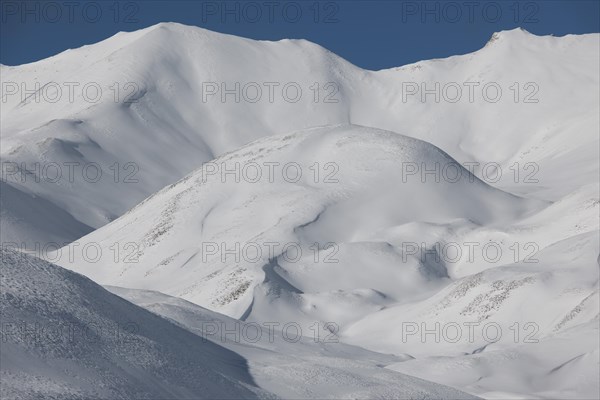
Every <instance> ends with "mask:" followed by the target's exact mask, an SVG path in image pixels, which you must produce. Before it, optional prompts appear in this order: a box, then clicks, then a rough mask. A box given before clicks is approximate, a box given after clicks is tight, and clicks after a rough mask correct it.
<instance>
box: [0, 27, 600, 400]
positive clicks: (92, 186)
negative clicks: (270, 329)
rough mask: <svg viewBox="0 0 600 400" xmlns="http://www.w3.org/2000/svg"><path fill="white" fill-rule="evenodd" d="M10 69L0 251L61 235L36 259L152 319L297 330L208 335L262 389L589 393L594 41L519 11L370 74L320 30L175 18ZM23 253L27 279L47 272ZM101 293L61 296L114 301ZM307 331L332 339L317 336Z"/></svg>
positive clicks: (36, 314)
mask: <svg viewBox="0 0 600 400" xmlns="http://www.w3.org/2000/svg"><path fill="white" fill-rule="evenodd" d="M0 68H2V69H1V72H2V78H1V79H2V90H3V92H2V101H3V104H2V122H1V124H2V136H1V143H2V150H1V153H0V155H1V156H2V171H3V173H2V181H1V182H0V185H1V186H0V187H1V193H0V200H1V201H2V204H1V215H2V219H1V228H2V232H1V235H2V238H1V239H2V243H3V247H5V246H6V245H7V244H9V245H11V246H13V245H16V246H17V247H19V248H26V249H27V250H31V249H34V248H35V245H36V244H38V245H41V247H44V245H46V247H45V249H48V250H56V249H57V248H58V247H60V246H61V245H62V244H63V243H68V244H67V245H66V246H65V247H62V248H60V249H58V250H56V251H43V252H42V256H44V257H45V258H46V260H47V261H51V262H53V263H55V264H58V265H60V266H61V267H64V268H66V269H69V270H73V271H75V272H78V273H80V274H83V275H85V276H87V277H88V278H91V279H93V280H94V281H95V282H96V283H98V284H102V285H108V286H107V288H108V289H109V290H110V291H112V292H113V293H115V294H117V295H118V296H121V297H123V298H125V299H128V300H129V301H131V302H132V303H134V304H137V305H138V306H139V307H135V311H134V310H133V308H132V309H129V308H126V307H125V306H123V307H125V308H126V310H125V311H123V310H122V309H121V308H120V307H121V303H118V304H119V307H116V306H115V307H113V309H111V310H112V311H111V313H114V314H115V315H120V313H122V312H124V313H126V314H127V315H130V314H135V315H136V316H137V315H138V313H140V315H143V316H145V317H144V318H150V317H148V314H147V313H146V314H143V313H145V311H144V310H141V308H145V309H147V310H148V311H150V312H152V313H154V314H158V315H160V316H162V317H163V318H165V319H166V320H168V321H165V320H163V319H160V322H156V324H157V325H158V326H159V329H158V331H159V332H163V331H167V330H174V329H175V328H177V329H179V330H178V331H177V333H173V335H183V336H185V335H184V333H181V332H180V331H183V332H185V334H196V335H201V336H205V335H206V331H205V330H203V329H202V328H201V326H202V323H203V322H206V321H209V322H214V323H218V324H224V325H221V327H223V326H229V327H230V326H231V325H235V324H239V325H238V326H242V327H245V328H250V327H256V326H263V327H264V324H265V323H266V324H270V323H277V324H279V325H278V326H282V325H285V324H286V323H292V324H294V326H295V327H297V328H298V329H299V330H301V331H302V332H303V335H304V337H302V338H301V340H299V341H298V342H297V343H289V342H287V341H285V340H283V341H281V340H280V341H279V342H277V341H276V343H271V342H268V343H267V342H264V341H260V340H259V341H258V342H251V341H248V340H247V339H245V340H241V341H240V340H227V338H216V337H214V338H213V337H211V338H210V341H211V342H212V344H213V345H214V346H215V347H209V348H210V349H214V354H215V357H220V356H218V354H221V353H220V352H221V351H223V352H224V353H223V354H225V356H224V359H225V361H223V362H224V366H223V368H222V369H219V368H220V367H219V368H216V370H215V373H218V374H221V375H222V376H225V377H226V378H227V379H229V378H231V379H233V381H235V382H236V383H237V384H239V385H240V390H248V391H249V392H244V393H242V392H240V393H234V394H233V395H234V396H238V395H240V396H246V395H258V396H266V395H270V394H273V395H276V396H281V397H294V398H304V397H311V398H323V397H328V396H330V397H337V398H339V397H350V398H356V397H359V398H363V397H365V398H372V397H383V398H390V397H398V396H401V397H402V396H404V397H426V398H427V397H434V398H435V397H452V398H454V397H456V396H462V394H460V393H458V392H456V393H454V392H452V393H451V392H450V391H449V390H450V389H448V388H446V387H441V386H437V385H434V384H431V383H429V382H425V381H422V380H420V379H419V380H416V378H415V380H413V379H412V378H408V377H406V376H404V375H401V374H399V373H398V371H399V372H401V373H405V374H409V375H413V376H415V377H418V378H421V379H425V380H427V381H431V382H437V383H441V384H443V385H449V386H452V387H454V388H457V389H459V390H462V391H465V392H468V393H471V394H474V395H477V396H482V397H485V398H507V397H514V398H532V397H534V398H597V396H598V389H599V388H600V382H599V378H598V376H599V375H600V374H599V372H600V371H599V362H598V354H599V353H598V349H599V348H600V344H599V343H598V340H597V338H598V331H599V329H598V324H599V320H598V317H599V308H600V307H599V304H598V293H599V268H600V261H599V260H600V255H599V254H600V244H599V239H600V238H599V229H600V221H599V218H598V216H599V213H600V193H599V190H600V185H599V180H600V148H599V145H600V141H599V132H600V114H599V113H598V110H599V109H600V90H598V89H599V87H600V76H599V74H598V71H599V70H600V35H598V34H590V35H580V36H575V35H569V36H565V37H551V36H546V37H538V36H535V35H532V34H529V33H527V32H525V31H523V30H513V31H505V32H500V33H497V34H494V35H493V37H492V38H491V39H490V41H489V43H488V44H487V45H486V46H485V47H484V48H483V49H481V50H479V51H477V52H475V53H472V54H467V55H462V56H455V57H450V58H448V59H443V60H430V61H423V62H419V63H416V64H412V65H408V66H404V67H400V68H395V69H389V70H382V71H366V70H362V69H360V68H357V67H355V66H353V65H352V64H350V63H348V62H347V61H345V60H343V59H341V58H339V57H337V56H336V55H335V54H332V53H331V52H328V51H327V50H325V49H323V48H321V47H319V46H317V45H315V44H312V43H310V42H306V41H302V40H299V41H298V40H283V41H279V42H267V41H253V40H248V39H243V38H238V37H234V36H229V35H223V34H218V33H214V32H209V31H206V30H203V29H200V28H196V27H188V26H183V25H179V24H171V23H166V24H159V25H156V26H153V27H150V28H147V29H143V30H140V31H137V32H131V33H120V34H118V35H115V36H114V37H112V38H109V39H107V40H105V41H103V42H100V43H98V44H94V45H90V46H85V47H83V48H81V49H76V50H69V51H66V52H64V53H61V54H58V55H56V56H54V57H51V58H49V59H46V60H42V61H39V62H36V63H32V64H27V65H22V66H18V67H7V66H1V67H0ZM36 82H39V84H40V87H39V90H37V91H31V90H30V89H31V88H35V85H36ZM52 82H55V83H56V84H54V83H52ZM65 83H66V84H67V85H66V84H65ZM72 83H76V84H78V86H77V85H75V89H74V92H73V98H72V99H70V98H69V91H68V88H69V86H68V85H72ZM22 84H25V86H22ZM236 84H237V86H236ZM85 85H87V86H86V87H89V91H82V90H81V89H82V87H83V86H85ZM23 87H25V88H26V89H27V90H28V92H27V93H25V97H22V94H23V89H22V88H23ZM59 87H60V88H61V89H58V88H59ZM284 88H285V89H284ZM57 90H62V95H61V96H59V98H58V100H56V101H49V100H52V99H54V98H55V97H53V96H56V95H57V93H59V92H57ZM96 90H101V93H102V95H101V96H99V98H98V101H92V100H95V99H93V98H91V97H93V96H94V95H93V93H96V92H95V91H96ZM117 90H118V96H119V98H118V99H116V100H115V95H116V94H117ZM257 90H260V91H261V96H260V98H257V97H256V96H257V93H258V92H257ZM298 90H301V91H302V96H300V97H299V98H297V99H296V98H294V96H295V94H296V93H299V92H298ZM500 92H501V95H500ZM236 97H239V98H236ZM38 100H39V101H38ZM296 100H297V101H296ZM36 166H39V167H38V169H36ZM56 168H58V169H59V170H60V171H61V172H62V177H61V179H53V178H54V177H55V176H56V175H55V172H54V170H55V169H56ZM98 171H101V176H98ZM40 175H41V176H40ZM71 177H72V179H70V178H71ZM96 178H97V179H96ZM52 242H56V244H54V245H51V246H48V245H49V244H52ZM8 247H10V246H8ZM7 254H8V259H9V262H8V264H7V265H8V267H10V266H12V265H15V264H18V263H17V262H16V261H14V260H16V258H15V257H17V256H16V255H15V254H14V253H11V252H9V253H7ZM27 260H29V261H27V263H26V264H27V265H38V264H39V263H40V261H32V260H34V259H32V258H27ZM39 265H43V266H44V271H45V270H47V269H48V270H49V271H50V270H51V271H59V272H56V273H58V274H59V275H60V276H62V277H68V279H67V278H65V279H67V280H69V282H71V280H72V279H75V278H72V277H76V278H77V279H79V281H81V280H82V279H83V278H81V277H79V275H76V274H75V275H73V274H70V273H67V272H65V271H63V270H62V269H60V268H59V267H55V266H49V264H43V263H42V264H39ZM5 268H7V267H5V266H4V265H3V273H4V269H5ZM8 270H10V271H15V269H14V268H13V269H10V268H8ZM11 273H12V274H13V276H14V279H13V280H14V281H15V282H19V283H18V285H17V287H18V288H23V289H22V290H24V291H25V293H28V292H27V290H28V288H30V287H31V286H30V284H29V283H28V282H23V281H28V280H31V281H34V282H37V281H38V280H37V278H36V276H37V275H36V274H37V273H36V272H34V271H31V272H27V273H23V274H20V275H19V274H17V273H16V272H11ZM30 275H31V276H30ZM9 276H11V275H9ZM79 281H77V282H79ZM84 282H87V284H88V285H91V283H90V282H89V281H87V280H86V281H84ZM3 285H4V281H3ZM59 286H60V285H58V284H55V285H54V286H53V287H52V289H51V293H52V296H58V297H60V296H63V294H61V293H60V292H61V289H59ZM25 289H27V290H25ZM11 290H12V289H11ZM19 290H21V289H19ZM49 290H50V289H49ZM54 292H58V293H54ZM11 293H12V292H11ZM44 293H45V292H44ZM69 293H70V294H71V293H72V292H69ZM70 294H69V295H70ZM11 295H12V296H16V295H14V294H11ZM86 295H87V294H86ZM27 296H29V297H31V298H32V299H38V298H41V294H39V293H38V294H35V293H33V294H31V295H29V294H27ZM44 296H50V295H46V294H44ZM64 296H66V295H64ZM90 296H91V297H92V299H91V300H90V299H87V298H85V299H83V300H82V297H81V296H79V297H77V298H68V299H67V298H66V297H65V298H62V297H61V299H62V300H61V301H60V302H59V303H60V304H61V307H67V306H66V305H65V304H67V303H68V304H70V303H73V304H72V305H70V307H75V308H76V310H75V311H66V313H67V314H69V313H71V312H72V313H75V312H77V313H79V312H80V310H79V308H78V307H80V306H81V304H84V305H85V307H83V306H81V307H83V308H85V309H86V310H88V309H89V307H90V306H89V304H88V302H90V301H92V302H93V301H94V299H96V298H98V299H101V301H102V302H104V303H106V302H108V301H109V300H106V299H105V297H106V296H109V294H108V293H106V292H105V291H101V289H100V288H98V287H96V286H94V289H93V291H92V293H91V294H90ZM51 298H52V299H53V298H54V297H51ZM9 299H10V298H8V297H6V298H3V300H2V301H3V304H2V305H3V307H8V306H10V307H8V308H7V309H8V310H11V311H10V312H11V313H13V314H14V315H15V316H16V317H18V316H19V315H20V314H19V313H22V312H24V311H23V308H22V307H21V305H22V304H23V303H22V302H21V303H18V304H17V305H16V306H15V305H14V304H13V303H9V302H8V301H9ZM110 299H112V300H111V301H117V300H118V299H117V298H115V297H114V296H113V297H110ZM115 299H117V300H115ZM27 301H30V302H34V300H27ZM40 301H41V300H40ZM52 301H54V300H52ZM57 301H58V300H57ZM104 303H102V304H104ZM111 304H113V303H111ZM126 304H127V307H134V306H133V305H131V304H129V303H126ZM11 307H12V308H11ZM86 307H87V308H86ZM140 307H141V308H140ZM117 308H118V309H117ZM25 310H26V311H27V312H28V313H30V314H27V315H28V316H29V317H28V318H32V319H35V318H42V319H43V318H46V314H44V313H43V312H42V311H41V306H40V307H38V308H36V309H35V310H30V309H29V308H25ZM92 311H94V312H99V311H98V309H93V310H92ZM81 312H83V311H81ZM86 312H88V311H86ZM88 314H89V312H88ZM88 314H86V315H88ZM11 315H12V314H11ZM40 315H41V316H40ZM61 315H62V314H61ZM111 315H112V314H111ZM16 317H15V318H16ZM3 318H4V316H3ZM90 318H92V317H90ZM93 318H96V317H93ZM93 318H92V319H93ZM136 318H138V317H136ZM139 318H142V317H139ZM140 321H142V320H141V319H140ZM152 321H154V320H152ZM142 322H143V323H144V324H145V323H147V324H149V325H152V324H154V322H151V321H150V320H148V321H146V320H144V321H142ZM142 322H140V324H142ZM160 324H167V325H168V327H164V328H162V325H160ZM149 325H148V326H149ZM175 325H177V326H176V327H175ZM140 326H141V325H140ZM199 326H200V328H199ZM315 327H317V329H320V330H324V334H325V335H326V336H327V337H328V338H333V339H335V342H336V343H335V344H331V343H314V342H312V343H311V340H310V339H309V338H308V337H307V336H308V334H307V333H308V332H313V331H314V329H315ZM261 329H262V328H261ZM457 329H458V332H457ZM169 332H171V331H169ZM173 332H175V331H173ZM275 334H276V335H278V337H282V335H284V333H283V332H282V331H280V330H276V333H275ZM157 335H158V334H157ZM457 335H458V336H457ZM163 339H164V340H167V339H166V337H164V336H160V337H158V336H157V337H153V338H151V340H153V341H155V342H156V343H158V344H157V345H156V346H162V342H161V340H163ZM177 340H178V339H177ZM181 340H184V341H185V340H190V341H191V342H193V345H194V346H195V341H194V339H193V338H192V339H189V337H188V336H185V338H184V339H181ZM338 342H339V343H338ZM103 343H104V342H103ZM144 343H145V344H146V342H144ZM185 343H187V342H185ZM109 344H110V343H109ZM150 346H151V347H152V346H153V344H152V343H150ZM165 346H167V344H165ZM169 346H170V344H169ZM190 346H192V344H190ZM168 349H169V352H170V353H168V355H165V357H167V358H169V357H171V354H173V355H172V357H173V358H172V359H177V357H178V354H177V351H179V350H180V348H179V347H177V346H175V347H173V348H171V347H168ZM84 350H85V351H86V352H88V353H86V354H91V353H94V352H102V351H108V350H105V349H104V348H86V349H84ZM19 351H24V350H23V349H21V350H19ZM36 351H38V350H36ZM40 351H41V350H40ZM82 351H83V350H82ZM144 351H146V350H144ZM148 351H150V350H148ZM193 351H197V352H198V354H200V353H201V352H203V351H205V349H204V348H203V347H201V346H200V347H194V350H193ZM193 351H191V353H193ZM171 352H172V353H171ZM19 354H21V353H19ZM194 354H196V353H193V354H192V357H194ZM59 356H60V357H62V355H60V354H59ZM187 356H189V354H188V355H187ZM3 357H4V346H3ZM60 357H59V358H60ZM115 357H116V356H115ZM119 357H121V356H120V355H119ZM228 357H234V358H233V359H234V360H238V359H237V358H235V357H241V358H242V359H244V360H246V361H247V363H248V367H243V368H241V370H240V368H238V367H240V365H241V364H240V363H238V362H237V361H231V362H229V361H227V360H230V359H229V358H228ZM21 358H22V356H21V355H19V359H21ZM48 358H49V359H53V357H48ZM84 359H85V358H84ZM112 360H116V361H115V363H116V364H119V363H120V362H121V361H120V360H121V359H120V358H119V359H118V360H117V359H114V358H113V359H112ZM169 360H171V358H169ZM185 360H188V359H187V358H185ZM159 361H160V360H159ZM38 362H39V361H35V363H38ZM140 362H141V361H139V359H135V360H134V361H132V363H133V364H135V365H139V364H140ZM160 362H163V361H160ZM165 362H167V361H165ZM186 362H187V361H186ZM190 363H192V361H190ZM154 364H155V363H154ZM10 365H11V368H13V367H12V364H10ZM35 365H37V364H35ZM119 365H120V364H119ZM219 365H220V364H219ZM232 365H234V367H235V368H233V367H232V368H229V367H231V366H232ZM196 367H197V368H202V364H198V365H196V364H194V368H196ZM14 368H16V369H17V370H18V368H20V367H19V366H15V367H14ZM36 368H37V367H36ZM90 368H91V367H90ZM3 369H4V367H3ZM19 371H21V370H19ZM240 371H241V372H240ZM278 371H279V372H278ZM92 372H93V371H91V372H90V374H92ZM162 372H163V370H160V371H159V372H156V374H159V373H162ZM19 373H21V372H19ZM152 373H153V374H154V373H155V372H152ZM240 374H241V375H240ZM32 376H35V374H33V375H32ZM157 376H158V375H157ZM186 376H187V375H186ZM249 377H250V378H251V379H250V378H249ZM142 378H143V377H142ZM142 378H140V379H141V380H140V382H141V383H140V386H136V389H135V390H136V391H142V390H144V389H142V387H146V386H144V385H145V384H144V383H143V379H142ZM167 378H168V379H167ZM167 378H165V379H166V380H167V381H168V382H169V383H168V384H169V385H174V386H169V388H166V389H165V390H166V391H168V390H171V389H170V388H171V387H173V388H177V390H182V391H186V392H185V393H188V392H187V391H188V390H191V391H193V390H195V388H196V386H189V384H190V383H189V382H188V381H185V380H176V381H170V380H169V379H171V377H170V375H169V377H167ZM11 379H12V378H11ZM18 379H20V378H15V380H13V381H11V382H18ZM28 379H29V378H28ZM57 379H59V381H60V382H66V381H65V379H67V378H66V377H65V376H60V377H58V378H57ZM68 379H71V378H68ZM95 379H96V378H94V380H93V381H94V382H96V380H95ZM160 379H163V378H162V377H161V376H159V380H160ZM182 379H183V378H182ZM396 381H398V382H399V383H395V382H396ZM86 382H89V381H86ZM109 386H110V385H109ZM10 387H11V389H10V390H16V389H15V387H16V383H15V384H14V385H13V386H10ZM32 387H33V386H32ZM111 387H112V386H111ZM117 387H118V386H117ZM236 387H237V386H236ZM259 388H260V389H259ZM81 390H83V392H82V393H87V392H86V390H87V389H81ZM107 390H108V389H107ZM118 390H121V389H118ZM132 390H134V389H132ZM232 390H233V389H232ZM235 390H237V389H235ZM261 390H264V392H261ZM58 391H59V389H57V392H58ZM23 393H26V392H23ZM27 393H29V392H27ZM140 393H141V392H140ZM182 393H184V392H182ZM397 393H400V395H396V394H397Z"/></svg>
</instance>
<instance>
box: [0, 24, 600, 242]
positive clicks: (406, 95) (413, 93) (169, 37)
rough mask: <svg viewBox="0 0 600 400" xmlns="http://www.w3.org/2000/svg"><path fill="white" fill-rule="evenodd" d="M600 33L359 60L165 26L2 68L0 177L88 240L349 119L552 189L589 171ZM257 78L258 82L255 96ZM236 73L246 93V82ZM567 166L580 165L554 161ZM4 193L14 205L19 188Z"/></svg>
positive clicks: (36, 225)
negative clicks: (224, 170) (266, 142)
mask: <svg viewBox="0 0 600 400" xmlns="http://www.w3.org/2000/svg"><path fill="white" fill-rule="evenodd" d="M599 40H600V37H599V35H581V36H566V37H562V38H556V37H550V36H547V37H538V36H535V35H532V34H529V33H527V32H525V31H522V30H513V31H506V32H500V33H498V34H495V36H494V40H493V41H491V42H490V43H489V44H488V45H487V46H486V47H485V48H483V49H481V50H479V51H477V52H475V53H472V54H468V55H464V56H456V57H450V58H448V59H444V60H432V61H423V62H419V63H416V64H412V65H407V66H404V67H400V68H395V69H390V70H383V71H366V70H362V69H360V68H357V67H355V66H353V65H352V64H350V63H348V62H347V61H345V60H343V59H341V58H340V57H338V56H336V55H335V54H333V53H331V52H329V51H327V50H326V49H323V48H322V47H320V46H318V45H315V44H313V43H310V42H307V41H304V40H282V41H278V42H268V41H254V40H249V39H243V38H239V37H235V36H230V35H224V34H219V33H215V32H210V31H207V30H204V29H201V28H198V27H190V26H184V25H180V24H174V23H163V24H159V25H156V26H153V27H149V28H146V29H143V30H140V31H136V32H131V33H120V34H118V35H115V36H114V37H111V38H109V39H107V40H105V41H103V42H100V43H98V44H95V45H90V46H85V47H83V48H81V49H75V50H69V51H66V52H63V53H61V54H58V55H56V56H54V57H51V58H48V59H46V60H42V61H39V62H35V63H32V64H27V65H22V66H17V67H7V66H2V78H1V80H2V82H1V83H2V88H3V93H2V95H3V98H2V102H3V104H2V123H1V124H2V136H1V140H2V152H1V155H2V159H3V160H4V161H5V163H4V169H3V177H2V178H3V180H5V181H7V182H9V183H10V185H12V186H14V187H15V188H16V190H19V191H20V192H23V193H25V194H27V195H29V196H36V197H37V199H38V200H39V202H40V203H41V204H39V205H37V204H32V207H33V208H34V209H37V210H40V211H39V212H41V211H42V210H43V209H44V207H45V204H46V202H47V201H49V202H51V203H52V204H54V205H56V206H57V207H59V208H61V209H62V210H64V212H66V213H68V214H70V215H71V216H72V218H73V219H75V220H76V221H79V222H80V223H81V224H83V226H81V227H80V229H79V230H77V231H76V233H79V234H80V235H83V234H85V233H87V232H86V230H85V229H84V227H86V226H89V227H92V228H98V227H100V226H103V225H105V224H106V223H108V222H110V221H112V220H114V219H115V218H117V217H119V216H120V215H122V214H123V213H125V212H126V211H127V210H129V209H130V208H131V207H133V206H134V205H136V204H137V203H139V202H140V201H142V200H143V199H144V198H145V197H147V196H149V195H150V194H152V193H154V192H156V191H157V190H159V189H161V188H162V187H164V186H166V185H168V184H171V183H173V182H174V181H176V180H178V179H180V178H182V177H183V176H185V175H186V174H187V173H189V172H191V171H192V170H195V169H196V168H198V167H200V165H201V164H202V163H203V162H206V161H209V160H211V159H213V158H215V157H217V156H219V155H222V154H224V153H225V152H228V151H232V150H235V149H237V148H238V147H240V146H242V145H244V144H247V143H249V142H251V141H253V140H255V139H258V138H260V137H264V136H270V135H274V134H282V133H285V132H293V131H298V130H302V129H306V128H311V127H315V126H323V125H335V124H357V125H363V126H369V127H374V128H379V129H385V130H390V131H394V132H400V133H406V134H408V135H410V136H413V137H416V138H420V139H423V140H426V141H428V142H430V143H433V144H434V145H437V146H439V147H441V148H442V149H444V151H446V152H447V153H449V154H450V155H451V156H452V157H454V158H455V159H457V160H458V161H460V162H475V163H479V164H477V165H475V166H474V167H473V168H474V169H475V170H476V171H477V173H481V170H482V169H483V168H484V167H486V166H488V165H489V163H497V164H498V166H499V168H501V169H502V171H503V174H502V179H501V180H500V181H499V182H495V183H496V185H499V186H500V187H507V188H509V191H519V190H520V189H519V188H518V187H515V184H514V179H513V178H514V174H515V163H519V166H518V167H516V170H517V171H519V172H520V177H521V178H520V179H519V182H521V181H522V180H523V179H524V177H529V178H531V180H534V178H535V179H537V180H539V182H538V183H537V184H536V190H535V191H533V190H530V191H531V192H535V195H536V196H537V197H538V198H547V199H551V200H555V199H557V198H559V197H560V196H562V195H565V194H567V193H569V192H570V191H572V190H574V189H576V188H577V187H579V186H581V185H582V184H586V183H588V182H589V181H590V178H592V177H595V176H597V175H598V165H597V160H598V157H599V150H598V135H597V132H598V130H599V129H600V122H599V116H598V113H597V110H598V108H599V107H600V100H599V94H598V93H597V91H594V90H590V88H591V87H597V86H598V84H599V81H598V80H599V78H598V75H597V71H598V69H599V68H600V61H599V55H598V47H599V45H600V43H599ZM240 63H243V66H244V67H243V68H239V65H240ZM525 65H526V66H527V68H524V67H523V66H525ZM72 83H74V84H77V85H78V86H73V85H72ZM253 83H255V84H256V85H258V86H260V88H261V96H260V97H259V98H258V100H256V101H255V100H254V99H255V98H256V97H255V94H254V93H255V92H254V91H251V90H250V89H252V87H254V86H253ZM236 84H237V85H239V88H238V89H237V90H236V89H235V88H236ZM247 84H251V85H250V86H248V87H247V90H248V91H251V92H252V94H250V92H243V90H244V89H243V88H244V87H245V85H247ZM328 84H329V85H328ZM36 85H37V86H36ZM215 85H216V86H215ZM222 85H223V86H222ZM274 85H276V86H274ZM286 85H288V86H286ZM290 85H291V86H292V87H293V88H300V90H301V91H302V94H301V96H299V97H298V98H296V97H295V94H294V93H295V90H296V89H293V88H292V89H290V88H289V87H290ZM315 85H318V86H315ZM327 85H328V86H327ZM422 85H425V86H422ZM436 85H439V87H437V86H436ZM474 85H476V86H474ZM515 85H516V86H515ZM317 87H318V90H317V89H315V88H317ZM436 87H437V89H436ZM457 87H458V88H459V89H456V88H457ZM84 88H85V90H84ZM284 88H287V89H285V94H284ZM444 88H445V89H444ZM484 88H485V90H484ZM497 88H500V91H501V95H500V96H499V97H498V99H496V94H495V93H496V92H495V91H496V89H497ZM517 88H518V90H517ZM225 90H229V91H233V92H234V94H233V95H232V94H229V95H223V93H225ZM252 90H255V89H252ZM425 90H433V91H434V92H436V93H437V97H436V95H435V94H434V95H432V94H430V95H424V93H425ZM456 90H460V92H456ZM271 91H272V93H271ZM288 91H289V92H288ZM211 93H214V94H211ZM235 93H237V98H236V94H235ZM244 93H245V94H244ZM223 96H224V97H223ZM423 96H424V97H423ZM115 99H116V101H115ZM455 99H456V101H455ZM575 137H576V138H577V139H576V140H574V139H573V138H575ZM124 143H127V144H128V145H127V146H124V145H123V144H124ZM11 163H15V164H14V165H13V164H11ZM52 163H56V165H58V166H59V167H60V168H61V172H62V179H61V180H60V184H56V183H55V182H54V179H55V177H56V173H55V170H54V169H53V167H48V165H50V164H51V165H55V164H52ZM70 163H71V164H70ZM527 163H535V165H531V164H527ZM38 165H40V170H37V171H36V169H35V167H36V166H38ZM69 165H71V166H69ZM494 165H496V164H494ZM44 167H48V170H42V169H43V168H44ZM511 167H512V169H511ZM574 167H576V168H577V169H578V170H579V171H580V173H579V174H576V175H571V174H568V173H566V172H565V171H566V170H569V169H570V168H574ZM7 168H8V169H7ZM532 168H533V169H532ZM536 168H537V172H536V171H534V170H535V169H536ZM24 170H29V171H30V173H29V174H27V172H26V171H24ZM98 170H101V172H100V177H99V178H98V180H97V181H96V176H97V175H98ZM486 171H487V172H488V173H491V172H492V171H491V170H486ZM69 174H72V175H74V176H75V179H70V178H69ZM36 176H37V179H36ZM84 176H85V177H88V178H89V179H84ZM555 183H558V184H555ZM530 186H531V187H530V189H533V185H530ZM3 204H4V205H3V207H4V208H5V209H7V210H11V211H7V212H9V213H12V214H18V211H12V209H13V208H15V209H17V210H18V207H19V205H18V204H17V203H16V202H15V201H14V199H12V198H6V199H3ZM19 221H24V222H25V223H26V224H27V225H29V228H28V229H27V230H25V229H24V228H23V227H21V226H19V224H18V223H15V222H13V220H11V219H6V220H4V219H3V221H2V235H3V236H2V237H3V241H7V240H8V239H10V240H11V241H14V240H13V239H16V241H17V242H18V243H21V242H25V244H26V245H27V247H33V246H35V242H36V240H35V239H34V238H37V237H45V238H47V239H46V241H54V240H55V238H60V239H61V240H62V241H63V242H64V241H71V240H73V239H74V238H75V237H74V234H73V224H72V223H71V224H66V225H65V226H63V225H62V224H54V225H51V226H49V225H48V224H47V222H46V221H44V220H40V221H37V220H36V219H33V218H27V216H20V217H19ZM75 236H76V235H75Z"/></svg>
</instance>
